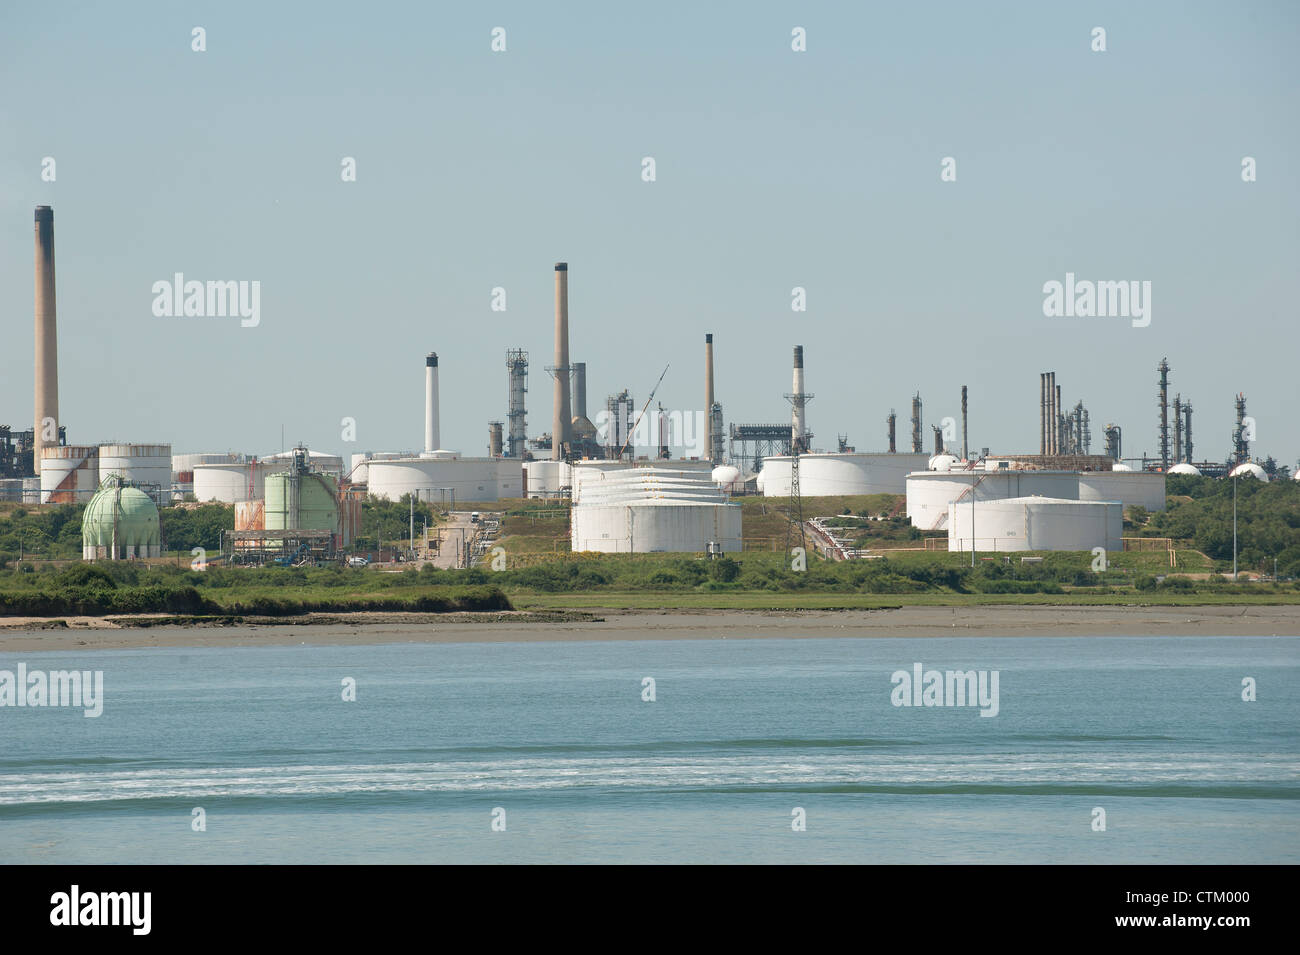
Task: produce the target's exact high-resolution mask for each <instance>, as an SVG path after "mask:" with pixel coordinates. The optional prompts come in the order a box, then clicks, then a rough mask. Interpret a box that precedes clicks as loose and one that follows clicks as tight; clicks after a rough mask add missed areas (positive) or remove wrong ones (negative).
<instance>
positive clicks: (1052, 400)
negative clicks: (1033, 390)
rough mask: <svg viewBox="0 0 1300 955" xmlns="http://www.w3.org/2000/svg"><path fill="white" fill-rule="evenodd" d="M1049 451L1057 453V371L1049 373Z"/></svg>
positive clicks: (1049, 452)
mask: <svg viewBox="0 0 1300 955" xmlns="http://www.w3.org/2000/svg"><path fill="white" fill-rule="evenodd" d="M1047 453H1048V454H1055V453H1056V372H1054V371H1049V372H1048V373H1047Z"/></svg>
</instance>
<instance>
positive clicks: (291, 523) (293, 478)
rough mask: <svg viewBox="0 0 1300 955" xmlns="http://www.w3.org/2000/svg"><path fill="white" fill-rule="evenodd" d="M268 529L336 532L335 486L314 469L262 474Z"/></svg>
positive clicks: (336, 498)
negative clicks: (304, 471) (264, 478)
mask: <svg viewBox="0 0 1300 955" xmlns="http://www.w3.org/2000/svg"><path fill="white" fill-rule="evenodd" d="M265 487H266V529H267V530H268V531H329V532H330V533H332V534H337V533H338V531H339V506H338V487H337V486H336V485H335V484H334V479H333V478H331V477H329V476H328V475H325V474H319V473H316V472H314V471H308V472H306V473H300V474H295V473H294V472H293V471H280V472H276V473H273V474H268V475H267V476H266V484H265Z"/></svg>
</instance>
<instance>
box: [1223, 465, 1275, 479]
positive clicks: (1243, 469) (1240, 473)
mask: <svg viewBox="0 0 1300 955" xmlns="http://www.w3.org/2000/svg"><path fill="white" fill-rule="evenodd" d="M1228 476H1229V477H1237V478H1243V477H1253V478H1254V479H1255V480H1257V481H1267V480H1268V472H1267V471H1265V470H1264V469H1263V468H1261V467H1260V466H1259V465H1258V464H1256V463H1255V462H1254V461H1244V462H1242V463H1241V464H1238V465H1237V466H1236V467H1235V468H1233V469H1232V472H1231V473H1230V474H1229V475H1228Z"/></svg>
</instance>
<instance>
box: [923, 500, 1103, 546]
mask: <svg viewBox="0 0 1300 955" xmlns="http://www.w3.org/2000/svg"><path fill="white" fill-rule="evenodd" d="M948 509H949V516H948V550H950V551H965V552H967V553H969V552H970V546H971V539H972V538H974V541H975V549H976V550H977V551H982V552H992V553H1001V552H1003V551H1026V550H1034V551H1056V550H1060V551H1080V550H1084V551H1090V550H1092V549H1093V548H1095V547H1104V548H1105V549H1106V550H1108V551H1110V550H1122V549H1123V547H1124V541H1123V532H1124V508H1123V505H1122V504H1120V503H1119V502H1118V501H1076V500H1061V499H1057V498H1046V497H1013V498H1005V499H1003V500H989V501H976V502H975V504H974V507H973V510H974V515H973V516H972V513H971V512H972V507H969V506H967V505H965V504H964V503H954V504H950V505H949V506H948Z"/></svg>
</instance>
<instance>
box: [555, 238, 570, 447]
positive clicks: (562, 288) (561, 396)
mask: <svg viewBox="0 0 1300 955" xmlns="http://www.w3.org/2000/svg"><path fill="white" fill-rule="evenodd" d="M572 446H573V411H572V409H571V408H570V405H569V263H567V262H556V263H555V401H554V409H553V413H552V417H551V460H552V461H563V460H564V459H565V457H566V456H567V455H568V454H569V451H570V449H571V447H572Z"/></svg>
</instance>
